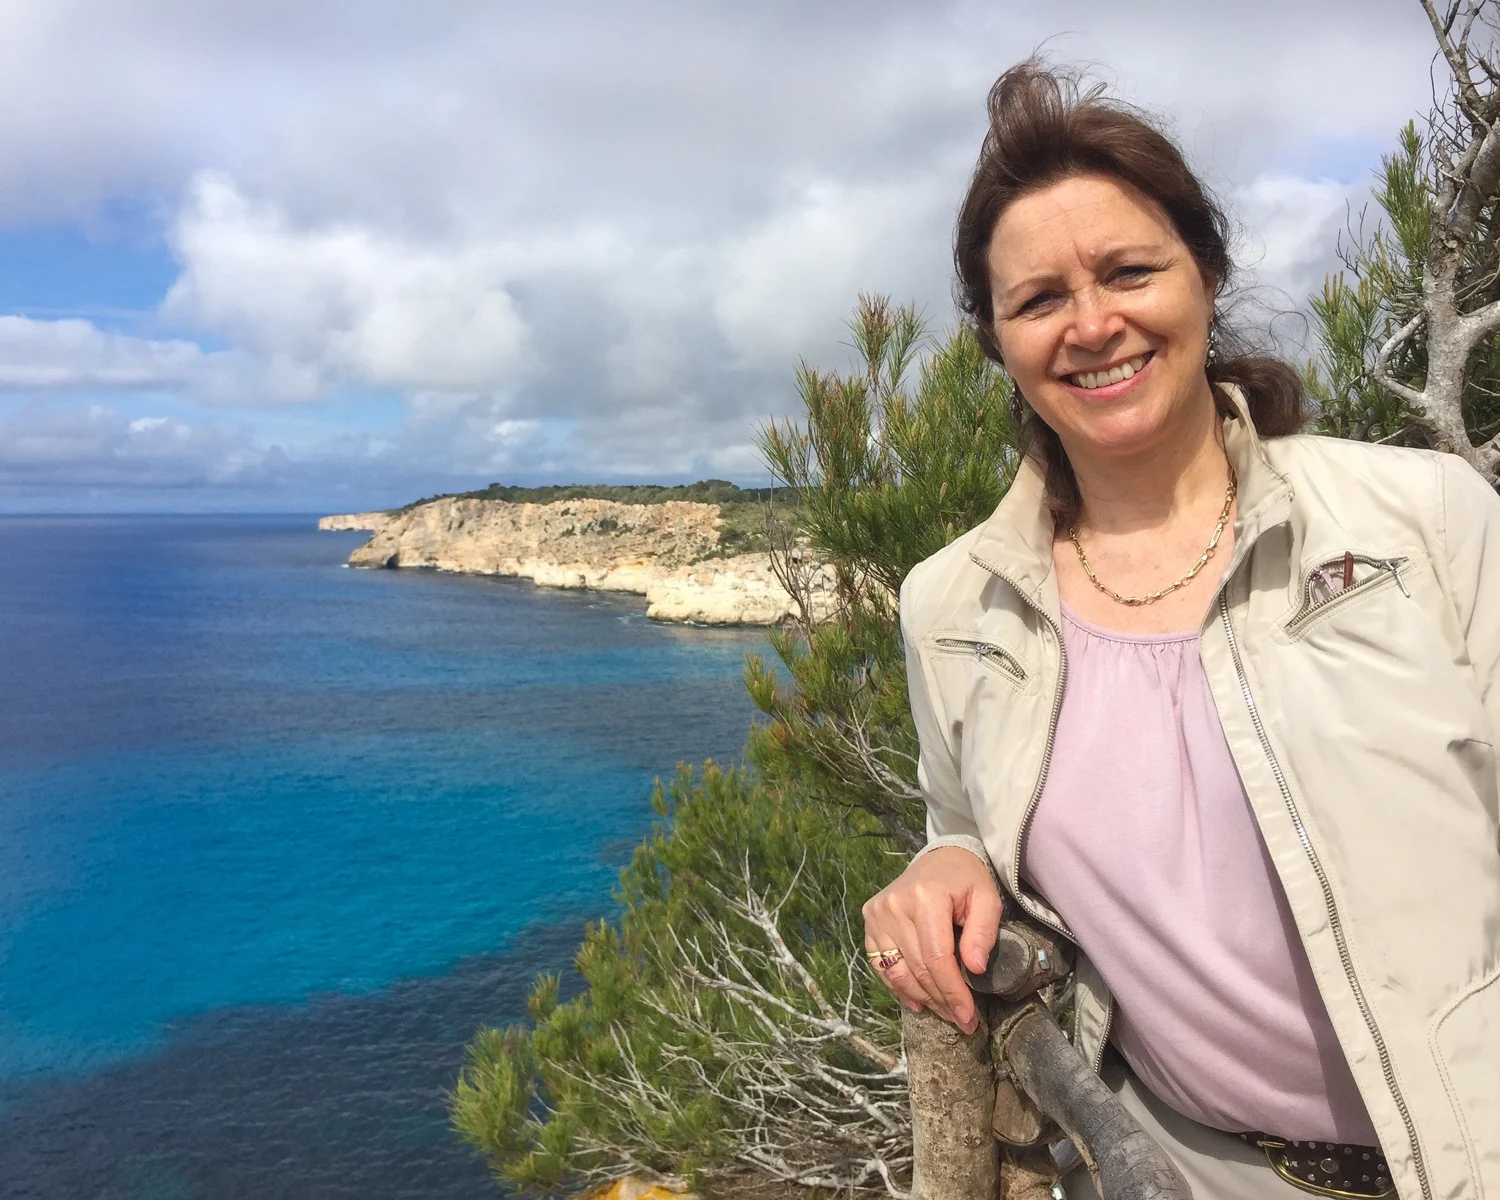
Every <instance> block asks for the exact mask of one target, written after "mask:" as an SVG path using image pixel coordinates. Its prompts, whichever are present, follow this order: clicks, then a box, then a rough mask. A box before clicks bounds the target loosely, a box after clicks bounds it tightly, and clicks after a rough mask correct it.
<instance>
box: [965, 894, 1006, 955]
mask: <svg viewBox="0 0 1500 1200" xmlns="http://www.w3.org/2000/svg"><path fill="white" fill-rule="evenodd" d="M1003 912H1004V905H1003V904H1002V902H1001V900H1000V891H999V889H998V888H995V887H993V886H991V887H975V888H974V889H973V890H972V891H970V892H969V897H968V902H967V904H966V905H965V906H964V911H963V912H962V913H960V914H959V924H961V925H962V926H963V927H964V931H963V936H962V937H960V938H959V939H958V953H959V957H960V958H962V959H963V961H964V965H965V966H966V967H968V968H969V970H971V971H973V972H974V974H976V975H983V974H984V972H985V969H986V968H987V967H988V966H989V965H990V951H992V950H993V949H994V948H995V939H996V938H997V937H999V936H1000V917H1001V915H1002V914H1003Z"/></svg>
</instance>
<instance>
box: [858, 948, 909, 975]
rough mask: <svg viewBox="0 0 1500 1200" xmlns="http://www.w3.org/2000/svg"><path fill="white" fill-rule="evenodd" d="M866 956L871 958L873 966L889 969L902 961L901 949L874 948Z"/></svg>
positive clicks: (884, 969) (883, 969)
mask: <svg viewBox="0 0 1500 1200" xmlns="http://www.w3.org/2000/svg"><path fill="white" fill-rule="evenodd" d="M865 957H866V958H868V959H869V960H870V963H871V965H872V966H875V967H878V968H879V969H880V970H882V971H888V970H890V968H892V967H894V966H895V965H896V964H897V963H898V962H900V961H901V951H900V950H899V949H892V950H872V951H870V952H868V953H867V954H866V956H865Z"/></svg>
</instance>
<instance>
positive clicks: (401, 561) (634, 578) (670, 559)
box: [318, 497, 832, 625]
mask: <svg viewBox="0 0 1500 1200" xmlns="http://www.w3.org/2000/svg"><path fill="white" fill-rule="evenodd" d="M722 523H723V522H722V519H721V517H720V513H719V506H718V505H717V504H701V503H696V502H692V501H681V500H668V501H665V502H662V503H656V504H625V503H621V502H619V501H614V500H591V499H589V500H559V501H554V502H553V503H550V504H527V503H520V504H517V503H510V502H508V501H503V500H479V499H472V498H465V497H444V498H442V499H437V500H430V501H427V502H425V503H423V504H418V505H416V506H414V507H412V508H409V509H405V510H401V511H397V512H393V513H384V512H374V513H348V514H344V515H340V516H331V517H324V518H323V519H322V520H320V521H319V522H318V528H320V529H346V530H347V529H368V530H371V532H372V536H371V538H370V540H369V541H367V542H366V543H365V544H364V545H363V546H360V547H359V549H357V550H355V551H354V553H353V554H351V555H350V556H349V565H350V566H353V567H393V568H394V567H427V568H431V569H435V570H439V571H461V572H467V573H472V574H481V575H509V576H515V577H517V578H521V579H530V580H532V581H534V582H535V583H537V584H540V585H542V586H543V587H563V588H594V589H598V590H600V591H612V592H635V593H638V594H640V595H643V596H645V597H646V615H647V616H649V617H654V618H656V619H658V620H662V621H691V622H694V623H697V624H703V625H775V624H779V623H780V622H782V621H786V620H789V619H791V618H792V617H793V616H794V615H795V612H796V609H795V605H794V604H793V601H792V598H791V596H789V595H788V594H787V591H786V589H785V588H783V587H782V586H781V583H780V581H779V580H778V579H777V578H776V575H775V573H774V572H773V571H772V570H771V563H770V556H769V555H768V554H765V553H750V554H732V555H731V554H726V553H725V552H724V551H723V549H722V548H721V547H720V526H721V525H722ZM814 586H815V594H814V599H815V608H820V609H824V610H826V608H827V607H829V606H830V604H831V600H832V578H831V575H830V574H829V573H828V572H826V571H819V572H818V573H817V575H816V576H815V578H814ZM818 615H821V613H820V614H818Z"/></svg>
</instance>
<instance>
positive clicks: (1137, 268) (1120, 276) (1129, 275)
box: [1109, 263, 1156, 283]
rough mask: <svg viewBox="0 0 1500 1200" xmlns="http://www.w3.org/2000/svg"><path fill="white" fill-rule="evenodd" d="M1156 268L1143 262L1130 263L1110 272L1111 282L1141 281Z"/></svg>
mask: <svg viewBox="0 0 1500 1200" xmlns="http://www.w3.org/2000/svg"><path fill="white" fill-rule="evenodd" d="M1155 269H1156V268H1155V267H1148V266H1146V265H1144V264H1142V263H1129V264H1127V265H1125V266H1122V267H1116V268H1115V269H1114V270H1113V271H1111V272H1110V273H1109V278H1110V282H1111V283H1140V282H1142V281H1143V280H1144V279H1145V278H1146V277H1147V276H1148V275H1150V274H1151V273H1152V272H1153V271H1154V270H1155Z"/></svg>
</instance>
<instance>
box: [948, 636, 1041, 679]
mask: <svg viewBox="0 0 1500 1200" xmlns="http://www.w3.org/2000/svg"><path fill="white" fill-rule="evenodd" d="M928 641H929V643H930V644H931V646H932V652H933V653H934V654H936V655H939V656H941V657H944V658H968V659H972V660H973V661H974V662H975V663H977V664H979V665H980V666H981V667H983V668H985V669H986V670H988V671H992V672H994V673H995V674H996V675H999V676H1000V677H1001V678H1002V679H1004V680H1005V681H1006V682H1007V683H1009V684H1011V685H1012V686H1014V687H1016V688H1023V687H1025V686H1026V678H1027V675H1026V668H1025V667H1023V666H1022V665H1021V660H1020V659H1018V658H1017V657H1016V656H1015V655H1014V654H1012V653H1011V652H1010V651H1009V650H1007V649H1006V648H1005V647H1004V646H1001V645H998V644H996V643H995V642H991V641H986V640H985V639H984V638H981V637H976V636H975V635H974V634H972V633H959V632H957V631H954V632H947V631H942V630H940V631H938V632H936V633H932V634H929V635H928Z"/></svg>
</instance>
